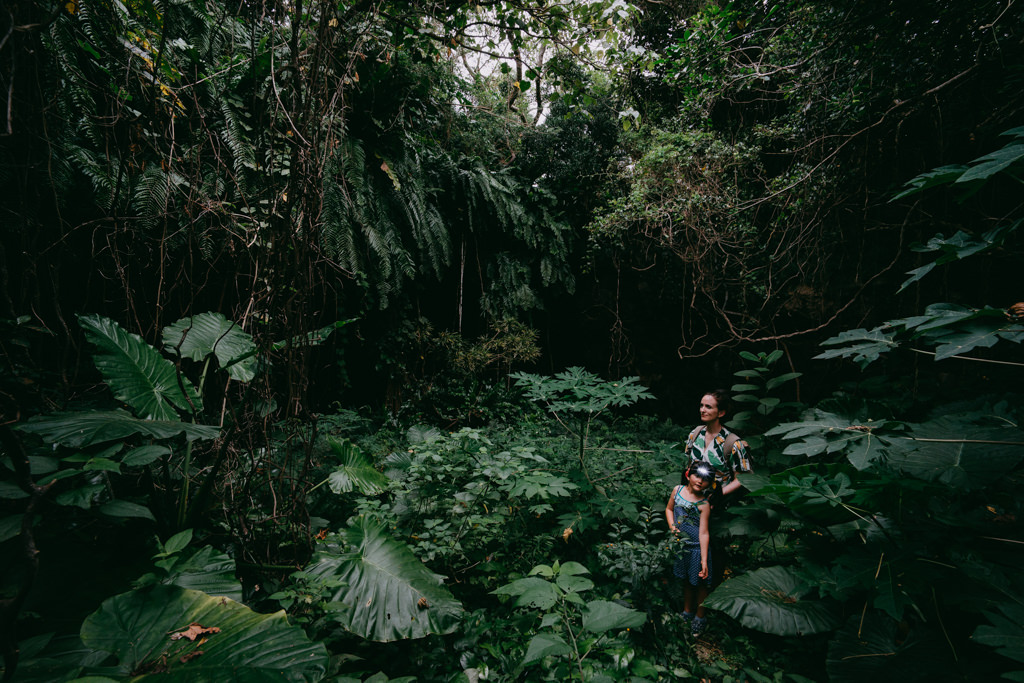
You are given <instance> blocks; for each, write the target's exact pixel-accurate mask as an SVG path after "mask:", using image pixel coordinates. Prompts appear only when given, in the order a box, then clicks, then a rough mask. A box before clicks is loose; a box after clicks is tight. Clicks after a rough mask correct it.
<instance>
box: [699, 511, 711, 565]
mask: <svg viewBox="0 0 1024 683" xmlns="http://www.w3.org/2000/svg"><path fill="white" fill-rule="evenodd" d="M710 517H711V505H710V504H707V505H701V506H700V534H699V536H700V573H699V574H698V576H699V577H700V578H702V579H706V578H708V552H709V548H710V546H711V532H710V531H708V519H709V518H710Z"/></svg>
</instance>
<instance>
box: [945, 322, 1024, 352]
mask: <svg viewBox="0 0 1024 683" xmlns="http://www.w3.org/2000/svg"><path fill="white" fill-rule="evenodd" d="M1018 329H1019V328H1018ZM1012 330H1013V326H1008V325H1000V324H999V323H997V322H994V321H993V322H990V323H989V324H985V323H983V322H980V321H979V322H974V323H971V324H970V325H967V326H965V327H964V328H963V330H958V331H957V332H955V333H953V334H949V335H945V336H943V337H941V338H940V339H939V341H940V342H941V343H940V344H939V345H938V346H937V347H936V348H935V360H936V361H940V360H945V359H946V358H952V357H953V356H959V355H962V354H965V353H968V352H969V351H973V350H974V349H977V348H985V349H987V348H991V347H993V346H995V344H996V342H998V341H999V340H1000V339H1002V338H1004V334H1005V332H1007V331H1012Z"/></svg>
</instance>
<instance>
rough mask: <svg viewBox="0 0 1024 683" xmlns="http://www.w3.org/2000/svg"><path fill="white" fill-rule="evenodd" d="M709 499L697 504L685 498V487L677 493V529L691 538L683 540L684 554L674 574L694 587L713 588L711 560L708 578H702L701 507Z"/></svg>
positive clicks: (709, 560)
mask: <svg viewBox="0 0 1024 683" xmlns="http://www.w3.org/2000/svg"><path fill="white" fill-rule="evenodd" d="M707 504H708V501H707V498H704V499H703V500H700V501H698V502H696V503H691V502H690V501H688V500H686V499H685V498H683V487H682V486H677V487H676V492H675V518H676V528H677V529H679V531H681V532H682V533H683V534H684V535H685V536H688V537H689V538H685V539H683V552H682V554H680V555H679V558H678V559H677V560H676V564H675V567H673V570H672V573H673V574H675V575H676V576H677V577H678V578H680V579H686V580H687V581H689V583H690V585H693V586H707V587H708V588H710V587H711V576H712V573H711V558H710V557H709V558H708V578H706V579H702V578H700V506H701V505H707Z"/></svg>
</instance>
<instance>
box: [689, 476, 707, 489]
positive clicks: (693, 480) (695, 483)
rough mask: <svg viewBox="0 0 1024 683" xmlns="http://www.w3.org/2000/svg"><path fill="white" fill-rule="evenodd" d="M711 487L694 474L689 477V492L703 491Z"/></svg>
mask: <svg viewBox="0 0 1024 683" xmlns="http://www.w3.org/2000/svg"><path fill="white" fill-rule="evenodd" d="M709 486H711V482H710V481H707V480H706V479H701V478H700V477H699V476H697V475H696V474H691V475H690V490H691V491H703V490H704V489H706V488H707V487H709Z"/></svg>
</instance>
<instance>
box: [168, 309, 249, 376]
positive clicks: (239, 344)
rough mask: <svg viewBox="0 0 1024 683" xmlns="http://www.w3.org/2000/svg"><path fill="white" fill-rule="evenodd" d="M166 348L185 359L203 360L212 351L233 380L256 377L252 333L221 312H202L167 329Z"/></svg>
mask: <svg viewBox="0 0 1024 683" xmlns="http://www.w3.org/2000/svg"><path fill="white" fill-rule="evenodd" d="M163 340H164V348H165V350H168V351H172V352H174V353H179V354H180V355H181V356H182V357H183V358H191V359H192V360H194V361H201V360H204V359H205V358H206V357H207V356H209V355H210V354H211V353H212V354H214V355H215V356H217V362H218V363H220V366H221V367H222V368H224V369H225V370H227V372H228V375H229V376H230V377H231V379H233V380H237V381H239V382H248V381H250V380H252V378H253V377H255V376H256V344H255V343H253V340H252V335H250V334H249V333H248V332H245V331H244V330H242V328H240V327H239V326H238V325H237V324H236V323H234V322H232V321H230V320H228V319H227V318H225V317H224V316H223V315H222V314H220V313H200V314H199V315H193V316H190V317H188V318H182V319H181V320H179V321H178V322H176V323H174V324H173V325H170V326H168V327H165V328H164V333H163Z"/></svg>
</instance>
